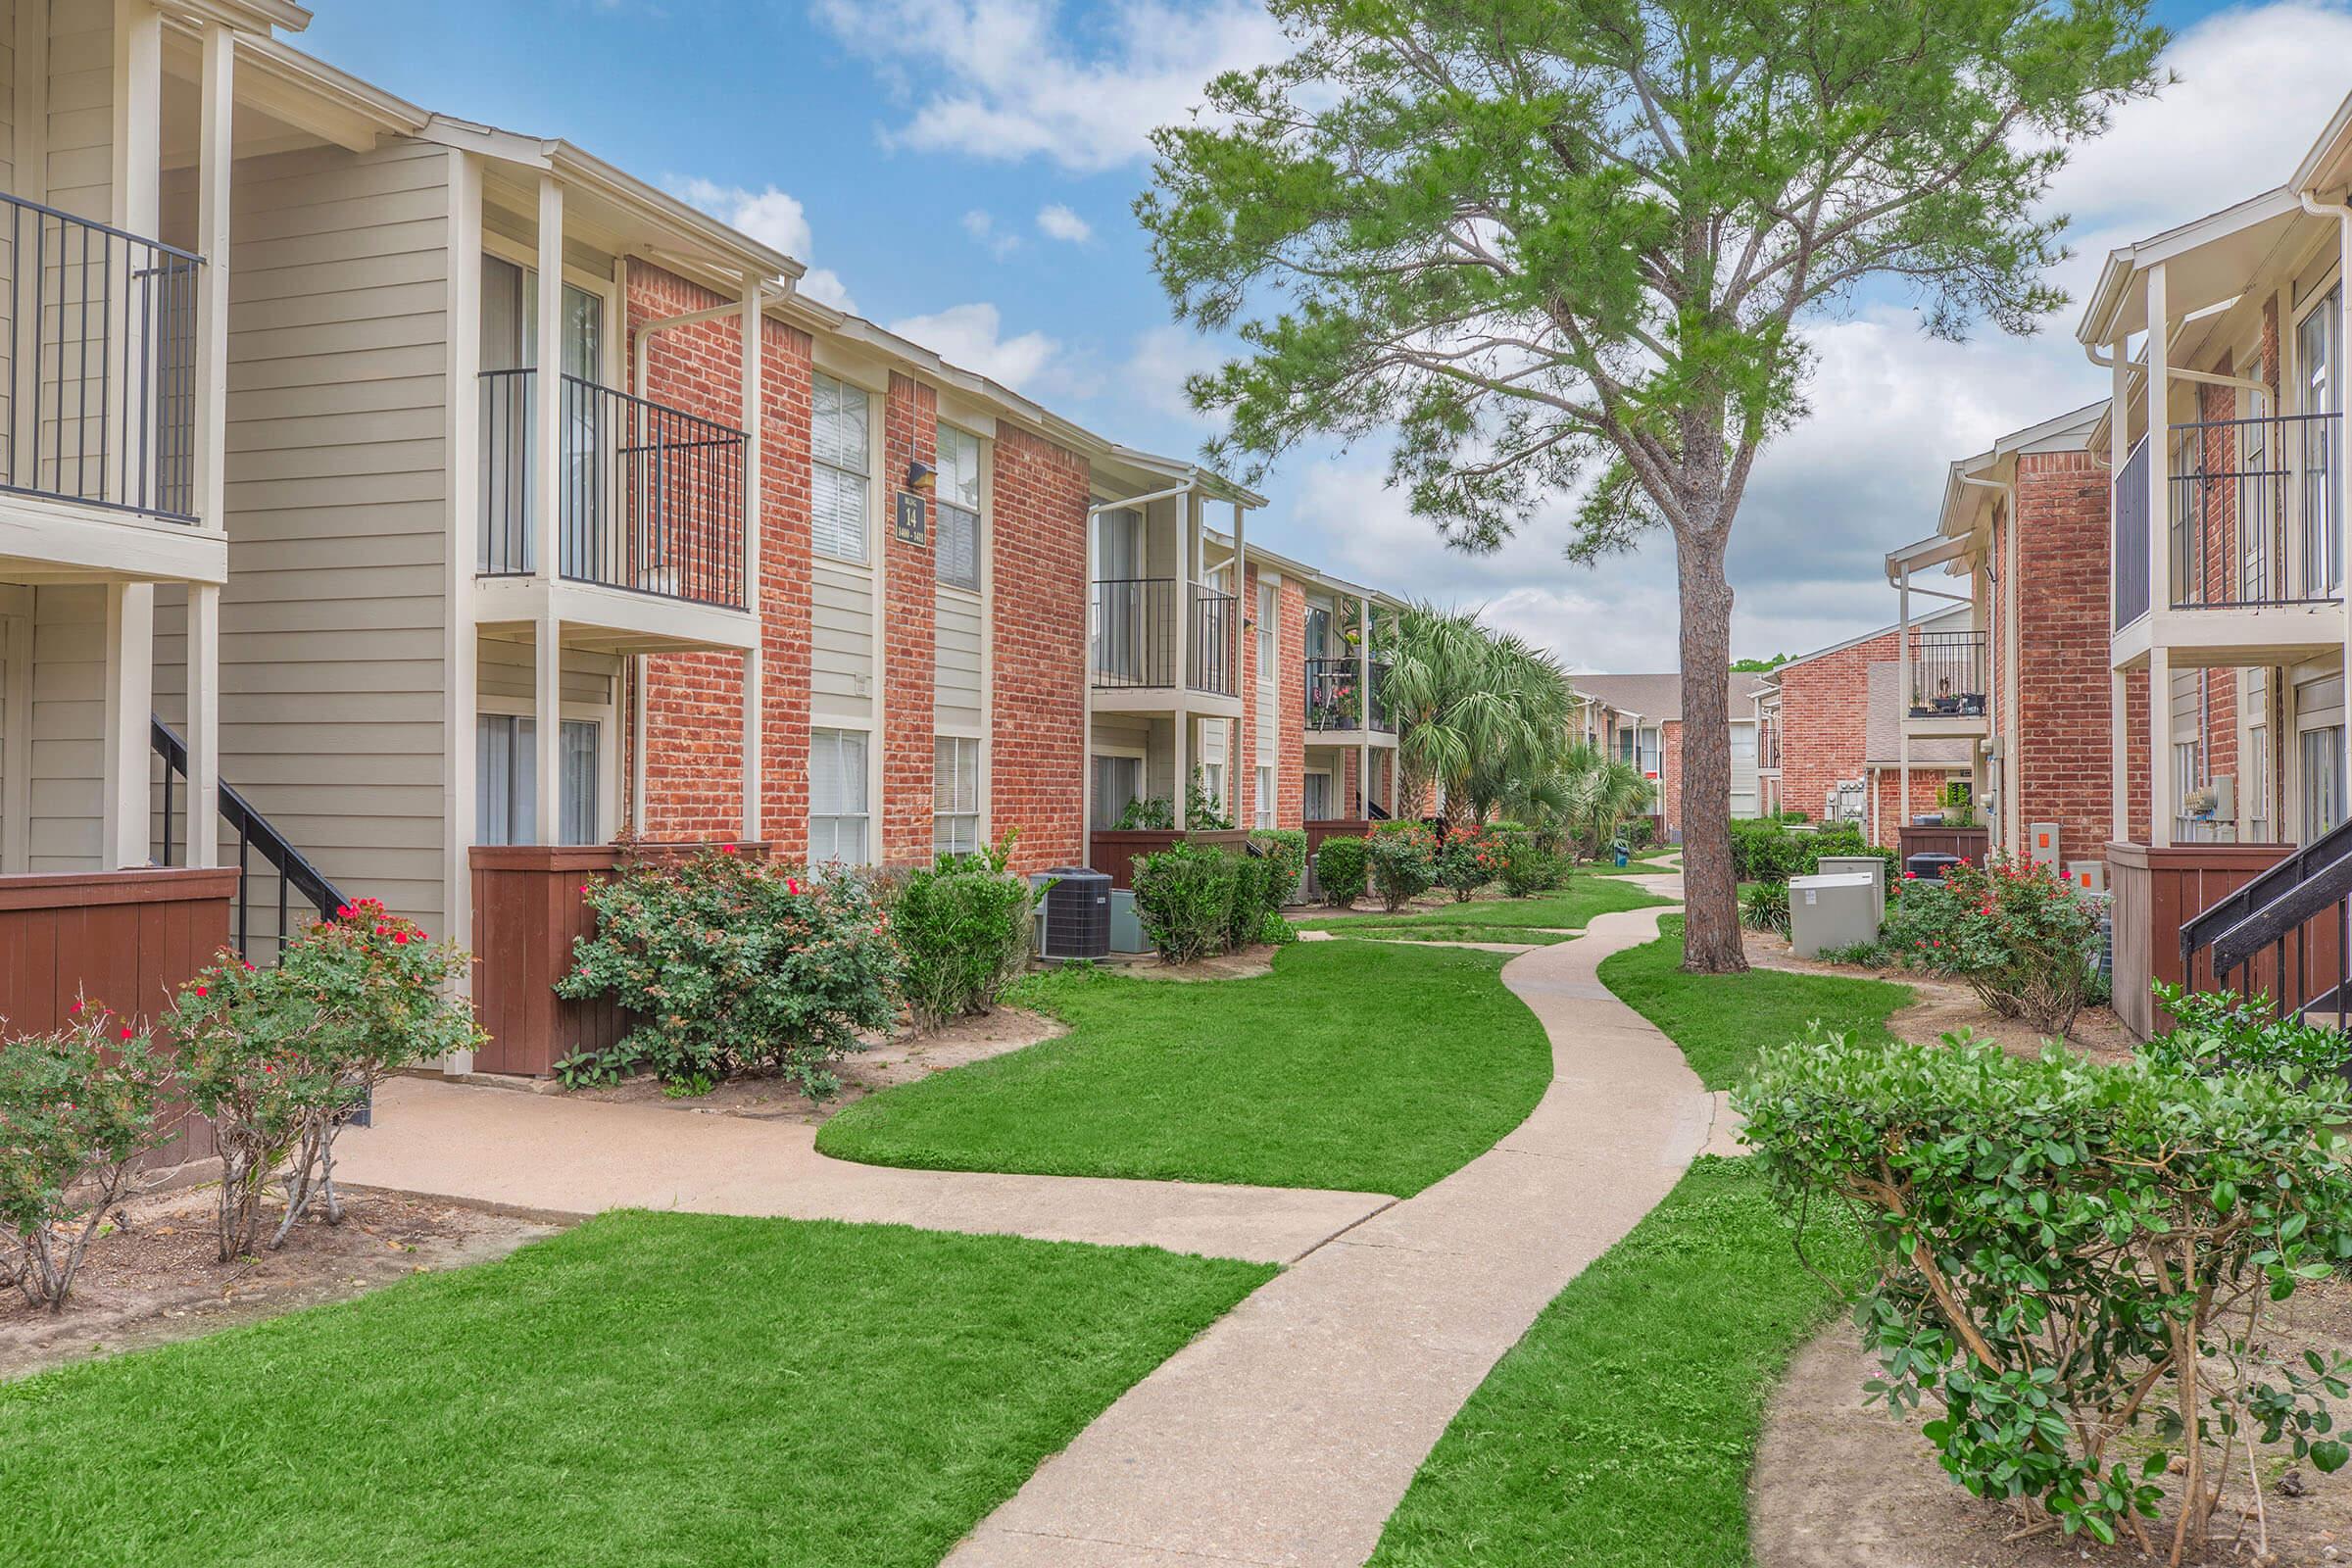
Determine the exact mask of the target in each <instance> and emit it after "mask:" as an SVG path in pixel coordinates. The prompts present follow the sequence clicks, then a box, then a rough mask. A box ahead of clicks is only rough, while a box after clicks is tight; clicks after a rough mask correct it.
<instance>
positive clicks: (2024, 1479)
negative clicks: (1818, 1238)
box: [1734, 1034, 2352, 1549]
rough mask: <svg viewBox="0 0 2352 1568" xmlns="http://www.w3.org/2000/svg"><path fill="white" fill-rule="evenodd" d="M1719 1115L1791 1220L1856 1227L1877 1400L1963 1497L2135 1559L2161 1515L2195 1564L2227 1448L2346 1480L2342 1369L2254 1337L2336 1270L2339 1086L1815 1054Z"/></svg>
mask: <svg viewBox="0 0 2352 1568" xmlns="http://www.w3.org/2000/svg"><path fill="white" fill-rule="evenodd" d="M1734 1103H1735V1105H1736V1106H1737V1107H1738V1108H1739V1109H1740V1111H1741V1112H1743V1113H1744V1114H1745V1115H1746V1117H1747V1131H1746V1138H1747V1142H1748V1145H1749V1147H1751V1148H1752V1149H1754V1150H1755V1151H1756V1152H1757V1153H1758V1155H1759V1157H1760V1158H1761V1160H1762V1161H1763V1164H1764V1168H1765V1169H1766V1170H1767V1171H1768V1172H1769V1173H1770V1174H1771V1175H1772V1177H1773V1178H1774V1180H1775V1183H1776V1185H1777V1186H1778V1187H1779V1188H1780V1189H1781V1191H1782V1192H1783V1194H1784V1196H1785V1197H1786V1198H1787V1199H1789V1201H1790V1202H1791V1203H1792V1204H1794V1205H1796V1206H1797V1207H1798V1208H1799V1209H1800V1211H1801V1210H1802V1207H1803V1205H1804V1204H1805V1203H1806V1202H1808V1201H1835V1202H1838V1203H1840V1204H1850V1205H1852V1206H1853V1207H1855V1208H1856V1209H1858V1210H1859V1211H1860V1213H1861V1215H1862V1218H1863V1220H1864V1222H1865V1225H1866V1227H1867V1231H1868V1234H1869V1237H1870V1240H1871V1242H1872V1245H1873V1251H1874V1254H1875V1257H1874V1263H1873V1266H1872V1268H1871V1269H1870V1271H1869V1273H1868V1274H1867V1275H1866V1276H1865V1277H1864V1278H1863V1279H1862V1280H1861V1281H1860V1283H1859V1289H1858V1292H1857V1295H1858V1310H1857V1313H1856V1320H1857V1321H1858V1322H1859V1323H1860V1324H1861V1325H1862V1327H1863V1331H1864V1336H1865V1339H1866V1341H1867V1343H1868V1346H1869V1348H1871V1349H1872V1350H1874V1351H1875V1352H1876V1353H1877V1355H1878V1358H1879V1361H1880V1365H1881V1368H1882V1372H1881V1375H1880V1377H1879V1378H1877V1379H1876V1380H1874V1381H1873V1382H1872V1383H1871V1384H1870V1385H1869V1387H1870V1390H1871V1392H1872V1394H1873V1395H1874V1396H1876V1397H1884V1398H1885V1399H1886V1400H1887V1403H1888V1404H1889V1405H1890V1406H1891V1407H1892V1408H1893V1409H1895V1410H1897V1411H1898V1412H1905V1413H1910V1412H1916V1411H1919V1410H1921V1408H1922V1406H1923V1405H1924V1406H1927V1407H1928V1411H1927V1414H1928V1417H1929V1418H1928V1419H1927V1420H1925V1421H1924V1422H1923V1423H1922V1424H1921V1430H1922V1432H1923V1433H1924V1435H1925V1436H1926V1437H1927V1438H1928V1439H1929V1441H1930V1442H1932V1443H1934V1444H1935V1445H1936V1447H1937V1448H1938V1449H1939V1450H1940V1451H1941V1455H1942V1462H1943V1465H1944V1468H1945V1469H1946V1470H1947V1471H1949V1472H1950V1473H1951V1475H1952V1476H1953V1477H1954V1478H1955V1479H1956V1480H1958V1481H1959V1482H1960V1483H1961V1484H1962V1485H1963V1486H1965V1487H1967V1488H1968V1489H1969V1490H1970V1491H1971V1492H1973V1493H1975V1494H1976V1495H1979V1496H1983V1497H1988V1498H2017V1499H2023V1500H2024V1501H2026V1502H2027V1503H2028V1505H2029V1506H2032V1507H2034V1508H2036V1509H2038V1510H2041V1511H2044V1512H2045V1513H2046V1516H2048V1517H2050V1518H2053V1519H2054V1520H2055V1521H2056V1522H2057V1523H2059V1524H2060V1525H2061V1526H2063V1527H2064V1529H2065V1530H2066V1532H2067V1533H2068V1534H2070V1535H2072V1534H2075V1533H2077V1532H2082V1533H2087V1534H2088V1535H2090V1536H2092V1537H2094V1538H2095V1539H2097V1540H2099V1541H2103V1542H2113V1541H2115V1540H2116V1539H2117V1538H2118V1537H2119V1535H2122V1534H2125V1533H2130V1534H2131V1535H2132V1536H2133V1537H2135V1538H2137V1540H2138V1541H2139V1543H2140V1544H2141V1545H2142V1547H2143V1549H2144V1548H2145V1544H2146V1537H2145V1535H2144V1533H2143V1531H2144V1527H2143V1526H2142V1525H2141V1524H2140V1522H2139V1521H2140V1520H2142V1519H2147V1518H2154V1517H2156V1516H2157V1514H2158V1512H2159V1509H2160V1506H2161V1505H2162V1503H2163V1502H2164V1501H2166V1500H2167V1499H2168V1496H2169V1500H2170V1501H2171V1502H2172V1504H2173V1506H2174V1507H2175V1508H2176V1509H2177V1510H2178V1512H2179V1514H2180V1520H2181V1525H2180V1537H2177V1538H2176V1539H2177V1540H2180V1539H2182V1538H2185V1540H2186V1541H2187V1542H2188V1543H2190V1544H2195V1545H2201V1544H2203V1541H2204V1537H2205V1531H2206V1526H2207V1523H2208V1521H2209V1520H2210V1518H2211V1516H2212V1513H2213V1510H2214V1507H2215V1505H2216V1504H2217V1503H2218V1502H2219V1501H2220V1500H2221V1496H2222V1491H2223V1486H2224V1484H2225V1482H2226V1480H2227V1479H2228V1478H2229V1476H2230V1475H2231V1474H2232V1471H2231V1469H2230V1466H2229V1455H2230V1453H2231V1450H2232V1449H2233V1448H2236V1449H2239V1450H2242V1449H2243V1447H2244V1446H2246V1444H2247V1443H2248V1442H2249V1441H2252V1440H2256V1439H2259V1440H2260V1441H2262V1442H2266V1443H2276V1442H2279V1441H2281V1440H2291V1444H2292V1447H2293V1451H2294V1453H2295V1455H2296V1456H2297V1457H2298V1458H2303V1457H2308V1458H2309V1459H2310V1460H2311V1462H2312V1463H2313V1464H2314V1465H2315V1466H2316V1467H2317V1468H2319V1469H2322V1470H2328V1471H2331V1470H2334V1469H2336V1468H2337V1467H2339V1466H2340V1465H2342V1464H2343V1463H2344V1461H2345V1459H2346V1457H2347V1450H2346V1447H2345V1445H2344V1444H2343V1443H2342V1442H2340V1441H2338V1440H2337V1439H2336V1438H2335V1437H2334V1436H2333V1435H2332V1433H2331V1432H2330V1430H2329V1428H2330V1421H2329V1416H2328V1414H2327V1407H2326V1404H2325V1402H2324V1401H2325V1400H2326V1399H2327V1398H2335V1399H2341V1398H2343V1397H2345V1392H2346V1391H2345V1385H2344V1383H2343V1381H2342V1379H2343V1373H2344V1367H2343V1364H2342V1363H2340V1362H2337V1363H2330V1362H2328V1361H2327V1360H2324V1359H2323V1358H2321V1357H2320V1356H2319V1355H2318V1354H2317V1353H2316V1352H2298V1350H2297V1348H2295V1347H2293V1346H2291V1345H2288V1344H2285V1343H2281V1342H2282V1341H2283V1339H2284V1337H2285V1335H2286V1334H2287V1333H2288V1332H2289V1330H2288V1326H2287V1325H2286V1324H2284V1323H2282V1322H2280V1321H2278V1320H2277V1319H2276V1318H2274V1319H2273V1320H2272V1321H2270V1322H2267V1323H2258V1321H2257V1314H2258V1313H2259V1312H2260V1311H2261V1310H2262V1309H2263V1307H2264V1306H2265V1304H2266V1302H2277V1301H2281V1300H2284V1299H2287V1298H2289V1297H2291V1296H2292V1295H2293V1294H2294V1293H2295V1291H2296V1290H2297V1289H2299V1288H2300V1287H2301V1286H2302V1285H2304V1284H2306V1283H2308V1282H2311V1281H2314V1280H2320V1279H2324V1278H2326V1277H2327V1275H2328V1274H2329V1273H2330V1272H2332V1270H2333V1269H2334V1268H2335V1267H2336V1266H2337V1265H2339V1264H2340V1263H2341V1262H2342V1261H2343V1260H2344V1259H2346V1258H2347V1257H2352V1169H2348V1168H2347V1166H2346V1164H2345V1162H2344V1145H2343V1140H2342V1139H2341V1138H2339V1137H2337V1136H2336V1134H2335V1132H2334V1130H2333V1129H2334V1128H2335V1127H2336V1126H2337V1125H2340V1124H2341V1123H2342V1122H2343V1121H2344V1120H2345V1118H2346V1116H2347V1115H2352V1105H2348V1104H2347V1103H2345V1102H2344V1101H2343V1099H2342V1098H2341V1086H2340V1085H2339V1084H2334V1083H2333V1082H2332V1081H2330V1082H2329V1092H2328V1093H2327V1094H2320V1093H2314V1092H2310V1091H2305V1090H2301V1089H2297V1088H2295V1087H2294V1086H2292V1085H2290V1084H2287V1083H2286V1082H2284V1081H2283V1080H2282V1079H2280V1078H2278V1077H2276V1076H2272V1075H2267V1074H2256V1073H2239V1074H2226V1075H2221V1076H2216V1077H2201V1076H2198V1075H2195V1074H2189V1073H2182V1072H2180V1071H2178V1070H2176V1069H2174V1068H2172V1067H2169V1066H2165V1065H2160V1064H2156V1063H2151V1062H2146V1061H2132V1062H2130V1063H2126V1064H2123V1065H2118V1066H2106V1065H2100V1064H2097V1063H2093V1062H2090V1061H2087V1060H2084V1059H2083V1058H2082V1057H2080V1056H2078V1055H2074V1054H2069V1053H2065V1052H2061V1051H2057V1050H2054V1049H2053V1050H2050V1051H2047V1052H2045V1053H2044V1054H2042V1055H2041V1056H2040V1057H2039V1058H2038V1059H2033V1060H2029V1059H2024V1058H2020V1057H2015V1056H2011V1055H2009V1054H2007V1053H2005V1052H2003V1051H2002V1050H2000V1049H1999V1048H1998V1047H1997V1046H1993V1045H1990V1044H1987V1043H1984V1042H1977V1041H1972V1040H1970V1039H1969V1038H1968V1037H1967V1036H1965V1035H1958V1036H1951V1037H1948V1038H1947V1039H1946V1040H1945V1042H1944V1043H1943V1045H1942V1046H1941V1047H1940V1048H1937V1047H1920V1046H1913V1045H1908V1044H1900V1043H1895V1044H1883V1045H1860V1044H1855V1043H1852V1042H1849V1041H1848V1040H1847V1039H1846V1038H1845V1037H1844V1036H1842V1035H1828V1036H1821V1035H1818V1034H1817V1035H1816V1036H1815V1037H1814V1038H1811V1039H1808V1040H1806V1041H1803V1042H1799V1043H1796V1044H1792V1045H1789V1046H1782V1047H1774V1048H1768V1049H1767V1050H1766V1051H1765V1052H1764V1054H1763V1055H1762V1057H1761V1059H1760V1061H1759V1063H1758V1067H1757V1071H1756V1074H1755V1076H1754V1078H1753V1079H1752V1080H1751V1081H1750V1082H1749V1083H1748V1084H1747V1085H1746V1086H1745V1087H1744V1088H1742V1089H1740V1090H1738V1091H1736V1092H1735V1094H1734ZM2306 1357H2308V1359H2306ZM2127 1447H2128V1449H2129V1451H2128V1452H2127V1451H2126V1449H2127Z"/></svg>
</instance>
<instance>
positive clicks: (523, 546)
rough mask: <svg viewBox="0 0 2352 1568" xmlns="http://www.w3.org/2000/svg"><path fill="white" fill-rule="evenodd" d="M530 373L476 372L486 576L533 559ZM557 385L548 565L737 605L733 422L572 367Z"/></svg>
mask: <svg viewBox="0 0 2352 1568" xmlns="http://www.w3.org/2000/svg"><path fill="white" fill-rule="evenodd" d="M537 383H538V372H537V371H535V370H528V369H523V370H485V371H483V372H482V516H481V524H482V536H481V548H480V550H479V552H478V553H477V559H476V562H475V566H476V569H477V570H478V571H480V572H481V574H482V575H484V576H490V577H515V576H529V575H531V574H532V573H533V572H535V571H537V570H538V548H537V545H538V542H537V540H536V538H535V537H534V533H533V524H532V517H533V513H534V510H535V507H534V503H535V501H536V498H537V495H538V485H539V470H538V465H537V464H536V463H535V462H534V461H533V454H534V452H535V450H536V440H537V438H536V431H537V428H538V424H537V417H536V415H537V390H536V389H537ZM561 396H562V399H563V405H562V407H561V408H560V409H559V410H558V411H557V428H558V429H559V430H560V431H561V432H562V436H563V442H564V452H563V456H562V459H561V461H560V463H559V466H558V485H559V489H558V493H557V496H556V505H555V509H554V511H555V520H556V530H557V538H558V543H557V552H556V570H557V573H558V574H559V575H561V576H562V577H564V579H565V580H567V581H570V582H584V583H593V584H596V585H598V586H600V587H606V588H620V589H625V590H627V591H629V592H631V593H640V594H652V595H656V596H658V597H661V598H664V599H681V600H686V601H688V602H690V603H693V604H698V605H720V606H724V607H726V608H728V609H734V610H740V609H743V608H744V607H745V605H746V603H747V601H746V598H745V592H744V589H745V584H744V479H745V451H746V448H747V445H748V443H747V442H746V441H745V439H744V434H743V432H742V431H741V430H738V429H735V428H734V427H732V426H731V425H725V424H721V423H719V422H718V421H717V420H715V419H706V418H704V417H702V416H700V415H695V414H688V413H685V412H684V411H682V410H679V409H672V408H667V407H664V406H663V405H662V404H659V403H654V402H651V401H649V400H647V399H645V398H640V397H633V396H631V395H630V394H628V393H626V392H621V391H616V390H615V389H613V388H612V387H608V386H599V385H597V384H596V383H595V382H593V381H589V380H584V379H582V378H581V377H579V376H576V375H566V376H564V377H563V378H562V392H561Z"/></svg>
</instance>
